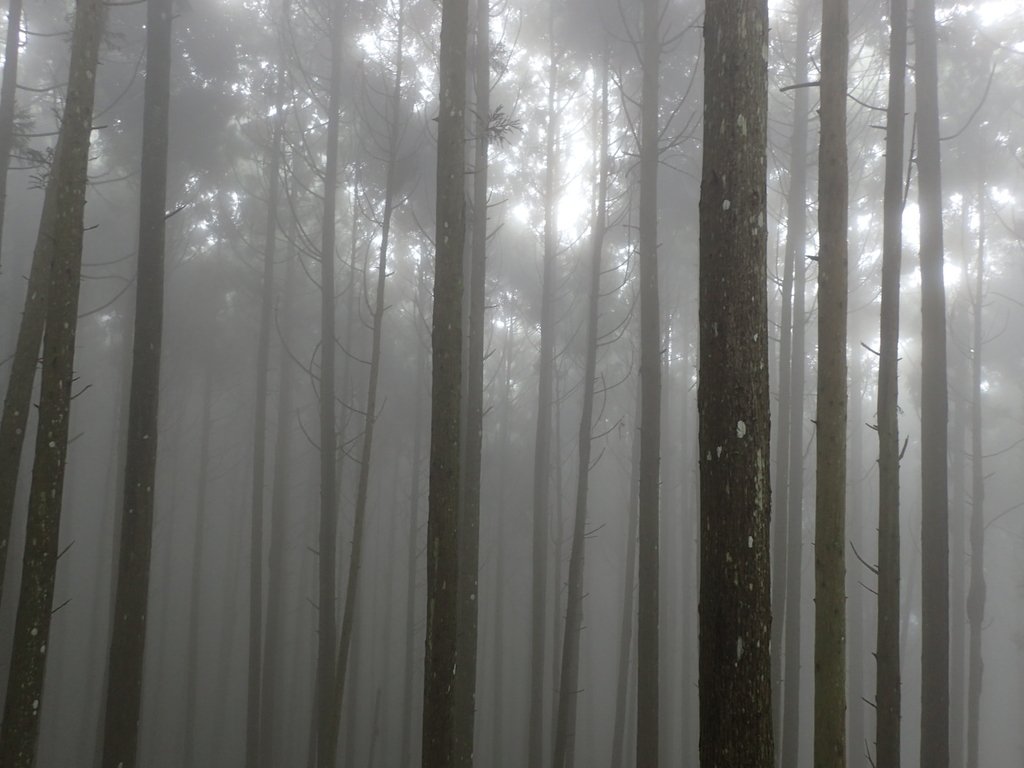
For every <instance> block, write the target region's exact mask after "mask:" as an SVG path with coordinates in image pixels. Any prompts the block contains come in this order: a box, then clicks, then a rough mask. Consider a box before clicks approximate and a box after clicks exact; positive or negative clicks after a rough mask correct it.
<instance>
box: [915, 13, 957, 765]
mask: <svg viewBox="0 0 1024 768" xmlns="http://www.w3.org/2000/svg"><path fill="white" fill-rule="evenodd" d="M914 45H915V50H916V52H917V59H916V65H915V68H914V72H915V78H916V82H917V126H918V152H917V169H918V208H919V209H920V218H921V681H922V682H921V765H927V766H929V768H949V499H948V495H947V487H946V484H947V466H946V462H947V460H948V452H947V440H948V436H947V430H948V425H947V419H948V416H949V402H948V392H947V389H946V386H947V385H946V293H945V286H944V284H943V275H942V267H943V260H944V259H943V245H942V170H941V156H940V147H939V98H938V60H937V59H938V54H937V50H936V48H937V44H936V23H935V0H919V2H918V3H917V5H915V7H914Z"/></svg>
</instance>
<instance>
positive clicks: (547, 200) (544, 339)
mask: <svg viewBox="0 0 1024 768" xmlns="http://www.w3.org/2000/svg"><path fill="white" fill-rule="evenodd" d="M554 8H555V6H554V5H552V6H551V11H550V13H551V17H550V21H549V27H548V35H549V38H550V45H551V50H550V52H549V65H548V104H547V127H546V138H545V141H546V148H545V157H546V158H547V160H546V168H545V171H544V267H543V274H542V277H541V305H540V360H539V363H538V368H539V370H538V384H537V434H536V440H535V443H534V449H533V551H532V558H533V585H532V595H531V617H530V721H529V765H530V766H531V768H544V765H545V760H544V700H545V698H546V697H545V687H544V659H545V653H544V650H545V648H544V639H545V634H546V631H545V624H546V622H547V608H548V603H547V594H548V589H547V584H548V535H549V532H548V526H549V525H550V523H549V517H550V511H549V509H548V506H549V485H550V477H551V475H550V463H551V411H552V407H553V394H552V393H553V391H554V365H555V328H554V320H555V318H554V314H555V260H556V259H557V257H558V254H557V251H558V219H557V211H556V210H555V199H554V196H555V189H556V187H557V186H558V182H557V180H558V158H557V156H556V148H557V146H558V125H559V122H558V113H557V112H556V110H555V91H556V88H557V85H558V56H557V54H556V52H555V40H554V27H555V23H554V13H555V11H554ZM555 589H556V590H557V589H558V584H557V583H556V584H555ZM556 618H557V614H556Z"/></svg>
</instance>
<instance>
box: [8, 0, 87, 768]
mask: <svg viewBox="0 0 1024 768" xmlns="http://www.w3.org/2000/svg"><path fill="white" fill-rule="evenodd" d="M105 16H106V11H105V9H104V8H103V5H102V3H100V2H98V0H79V2H78V4H77V6H76V12H75V30H74V33H73V36H72V41H71V64H70V72H69V76H68V91H67V97H66V101H65V107H64V116H63V118H62V121H61V128H60V138H59V140H58V141H59V144H60V151H59V153H58V155H57V158H56V160H57V164H56V165H55V166H54V168H53V170H52V172H51V177H50V183H49V186H50V187H51V188H52V193H51V194H52V196H53V208H52V211H53V216H54V218H53V224H52V229H43V228H42V227H41V231H40V239H44V238H50V237H52V239H53V242H52V245H51V247H52V269H50V270H48V272H50V273H52V274H50V275H49V301H48V302H47V305H46V309H45V312H46V314H45V321H44V322H45V325H46V328H47V332H46V337H45V339H44V340H43V373H42V385H41V388H40V396H39V424H38V427H37V431H36V447H35V459H34V462H33V466H32V485H31V489H30V494H29V503H28V504H29V506H28V522H27V529H26V536H25V553H24V557H23V560H22V575H21V588H20V594H19V597H18V609H17V615H16V619H15V627H14V638H13V643H12V652H11V661H10V667H9V670H10V671H9V677H8V680H7V695H6V699H5V702H4V711H3V722H2V724H0V766H4V768H21V767H22V766H24V768H30V766H32V765H34V763H35V755H36V743H37V739H38V736H39V720H40V712H41V707H42V699H43V679H44V676H45V672H46V659H47V655H46V651H47V645H48V641H49V634H50V623H51V619H52V613H51V609H52V603H53V590H54V581H55V577H56V572H57V554H58V552H57V549H58V543H59V540H60V518H61V508H62V501H63V499H62V496H63V490H64V469H65V462H66V458H67V443H68V427H69V417H70V412H71V385H72V381H73V378H74V357H75V330H76V325H77V322H78V293H79V280H80V275H81V267H82V240H83V218H84V211H85V189H86V181H87V179H86V170H87V167H88V163H89V141H90V136H91V132H92V113H93V97H94V93H95V88H94V84H95V80H96V63H97V59H98V52H99V45H100V40H101V39H102V37H103V27H104V21H105ZM48 191H49V190H48ZM49 196H50V195H48V197H49ZM44 223H45V222H44ZM37 250H38V248H37ZM38 343H39V342H38V339H37V340H36V342H35V344H36V346H35V350H37V349H38ZM35 350H34V351H33V357H34V355H35ZM34 368H35V361H34V360H33V361H32V369H33V372H34ZM29 388H30V390H31V384H29ZM15 471H16V469H15ZM12 491H13V489H12ZM8 526H9V522H8ZM4 535H6V532H5V534H4Z"/></svg>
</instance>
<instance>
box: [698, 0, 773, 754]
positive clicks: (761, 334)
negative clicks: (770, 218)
mask: <svg viewBox="0 0 1024 768" xmlns="http://www.w3.org/2000/svg"><path fill="white" fill-rule="evenodd" d="M704 45H705V50H706V54H705V65H704V78H705V80H704V99H705V101H704V127H705V143H704V160H703V169H702V176H701V200H700V305H699V310H700V385H699V388H698V392H697V398H698V408H699V413H700V429H699V435H700V440H699V445H700V480H701V482H700V501H701V515H700V519H701V569H700V692H699V696H700V761H701V764H702V765H708V766H712V765H729V766H732V768H769V766H771V765H772V763H773V758H772V756H773V747H772V741H773V740H772V718H771V668H770V667H771V661H770V659H769V644H770V639H771V621H772V618H771V594H770V583H769V582H770V576H769V568H770V564H769V518H770V515H771V488H770V483H769V477H768V472H769V466H768V450H769V446H768V441H769V395H768V327H767V326H768V324H767V303H768V302H767V295H766V284H767V276H766V268H765V252H766V250H767V230H766V229H765V225H766V190H765V184H766V177H765V174H766V158H765V156H766V145H767V116H768V94H767V86H768V81H767V71H766V61H765V57H764V51H765V50H767V45H768V8H767V3H765V2H761V1H760V0H723V1H722V2H719V3H711V4H709V5H708V8H707V11H706V16H705V21H704Z"/></svg>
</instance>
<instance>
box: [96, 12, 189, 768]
mask: <svg viewBox="0 0 1024 768" xmlns="http://www.w3.org/2000/svg"><path fill="white" fill-rule="evenodd" d="M172 21H173V3H172V2H171V0H153V1H152V2H150V3H149V5H148V6H147V10H146V61H147V68H146V89H145V107H144V112H143V128H142V180H141V191H140V203H139V266H138V277H137V281H136V282H137V290H136V306H135V334H134V344H133V348H132V378H131V389H130V394H129V401H128V441H127V443H126V462H125V476H124V484H125V486H124V507H123V510H124V511H123V515H122V522H121V549H120V556H119V565H118V574H117V598H116V600H115V602H114V626H113V634H112V637H111V641H110V660H109V667H110V683H109V687H108V689H107V701H106V707H105V709H106V719H105V723H104V739H103V743H104V747H103V766H104V768H133V766H135V765H136V760H137V751H138V750H137V742H138V730H139V722H140V719H141V694H142V676H143V660H144V653H145V647H146V616H147V601H148V593H149V572H150V553H151V550H152V546H153V509H154V506H155V503H156V494H155V488H156V460H157V438H158V436H159V432H158V420H157V415H158V412H159V404H160V349H161V342H162V338H163V299H164V230H165V222H166V201H167V140H168V135H167V134H168V112H169V104H170V92H171V87H170V86H171V24H172Z"/></svg>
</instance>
